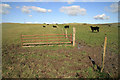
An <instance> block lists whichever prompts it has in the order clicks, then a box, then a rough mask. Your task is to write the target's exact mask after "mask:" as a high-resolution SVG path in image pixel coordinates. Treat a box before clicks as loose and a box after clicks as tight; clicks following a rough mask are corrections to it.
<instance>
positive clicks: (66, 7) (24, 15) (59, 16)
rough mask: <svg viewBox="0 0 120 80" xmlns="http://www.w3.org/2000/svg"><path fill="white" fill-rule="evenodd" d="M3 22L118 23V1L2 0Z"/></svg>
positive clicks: (0, 11) (0, 5) (0, 12)
mask: <svg viewBox="0 0 120 80" xmlns="http://www.w3.org/2000/svg"><path fill="white" fill-rule="evenodd" d="M0 7H2V9H1V10H0V14H1V15H2V22H11V23H49V24H50V23H51V24H52V23H59V24H62V23H91V24H98V23H116V22H118V12H119V11H120V10H119V9H118V7H119V6H118V3H116V2H72V3H69V2H2V4H0Z"/></svg>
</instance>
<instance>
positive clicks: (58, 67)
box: [2, 42, 118, 78]
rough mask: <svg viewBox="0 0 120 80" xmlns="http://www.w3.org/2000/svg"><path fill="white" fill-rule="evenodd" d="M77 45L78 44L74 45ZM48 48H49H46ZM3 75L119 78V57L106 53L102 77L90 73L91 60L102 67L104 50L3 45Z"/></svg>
mask: <svg viewBox="0 0 120 80" xmlns="http://www.w3.org/2000/svg"><path fill="white" fill-rule="evenodd" d="M77 44H78V43H77ZM48 47H50V46H48ZM2 53H3V54H2V68H3V69H2V72H3V75H2V76H3V77H5V78H99V77H102V78H106V77H112V78H116V77H118V54H115V53H114V52H110V50H109V49H107V51H106V57H105V67H104V70H103V72H104V73H106V74H107V75H103V76H101V75H100V73H99V72H96V71H95V70H94V69H93V65H92V62H91V61H90V59H89V58H88V56H90V57H91V58H92V59H94V61H95V62H96V64H97V65H98V66H100V67H101V66H102V53H103V46H102V45H101V46H95V47H92V46H88V45H87V44H86V43H84V42H82V43H80V49H78V47H73V48H60V49H57V50H54V49H43V48H42V49H41V48H36V49H31V48H21V46H19V45H14V44H13V45H10V46H7V45H3V51H2Z"/></svg>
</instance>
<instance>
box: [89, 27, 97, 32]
mask: <svg viewBox="0 0 120 80" xmlns="http://www.w3.org/2000/svg"><path fill="white" fill-rule="evenodd" d="M90 28H91V30H92V32H94V30H95V31H96V30H97V32H99V27H97V26H96V27H92V26H90Z"/></svg>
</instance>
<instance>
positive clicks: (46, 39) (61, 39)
mask: <svg viewBox="0 0 120 80" xmlns="http://www.w3.org/2000/svg"><path fill="white" fill-rule="evenodd" d="M66 35H67V37H66ZM29 36H30V37H29ZM34 36H35V37H34ZM51 36H54V37H51ZM56 41H57V42H56ZM65 43H66V44H72V34H43V35H21V46H22V47H27V46H28V47H30V46H31V45H32V46H36V45H43V44H44V45H51V44H65Z"/></svg>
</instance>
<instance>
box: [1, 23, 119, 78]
mask: <svg viewBox="0 0 120 80" xmlns="http://www.w3.org/2000/svg"><path fill="white" fill-rule="evenodd" d="M43 25H46V24H13V23H3V24H2V45H3V49H2V54H3V56H2V57H3V59H2V60H3V77H14V78H16V77H22V78H26V77H29V78H35V77H40V78H41V77H42V78H47V77H48V78H57V77H59V78H63V77H64V78H75V73H76V72H78V73H80V72H82V75H83V77H84V78H96V77H98V76H97V75H100V73H98V74H96V72H94V71H93V69H92V68H91V67H89V66H88V65H87V66H88V67H87V68H86V69H85V68H84V65H86V63H84V62H85V61H83V62H79V59H85V60H86V61H87V55H89V54H88V53H87V52H86V51H79V50H77V44H78V43H84V44H85V45H87V46H91V47H94V48H95V47H98V46H99V47H100V46H102V47H103V45H104V38H105V36H107V38H108V40H107V50H108V51H110V52H113V53H114V54H117V53H118V51H117V50H118V27H117V24H112V26H111V27H109V26H107V25H102V24H101V25H100V24H99V25H98V26H99V27H100V32H94V33H92V32H91V30H90V27H89V26H90V25H92V26H96V25H94V24H86V25H83V24H77V23H73V24H69V25H70V28H69V29H67V31H68V34H72V29H73V27H75V28H76V46H75V47H73V46H64V45H63V46H58V45H53V46H40V47H31V48H22V47H21V39H20V38H21V34H23V35H34V34H64V33H65V29H64V27H63V26H64V25H65V24H58V28H53V27H52V26H53V24H50V25H46V27H45V28H44V27H42V26H43ZM101 54H102V53H101ZM79 66H80V67H81V69H78V67H79ZM15 67H16V68H15ZM35 68H36V69H35ZM86 72H87V73H86ZM28 73H29V74H28ZM100 76H101V75H100ZM102 77H105V76H104V75H102Z"/></svg>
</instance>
